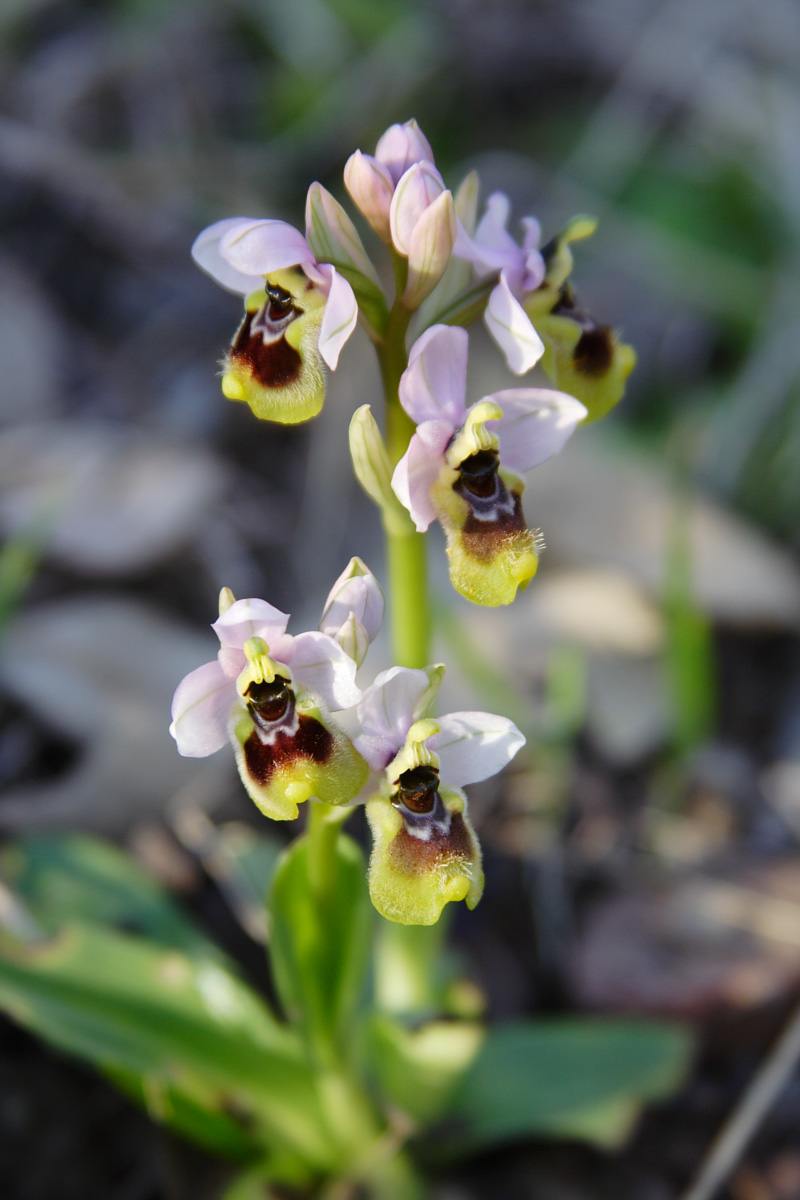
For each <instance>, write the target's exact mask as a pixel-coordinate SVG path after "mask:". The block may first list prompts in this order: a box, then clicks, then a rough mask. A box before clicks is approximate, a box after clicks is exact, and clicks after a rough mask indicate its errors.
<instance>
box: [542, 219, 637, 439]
mask: <svg viewBox="0 0 800 1200" xmlns="http://www.w3.org/2000/svg"><path fill="white" fill-rule="evenodd" d="M596 228H597V221H596V220H595V219H594V218H593V217H574V218H573V219H572V220H571V221H570V222H569V223H568V224H567V225H566V227H565V228H564V229H562V231H561V232H560V233H559V234H558V235H557V236H556V237H554V238H552V239H551V241H549V242H548V243H547V245H546V246H544V247H543V249H542V255H543V259H544V267H545V271H544V278H543V280H542V281H541V283H540V284H539V286H538V287H537V288H536V289H535V290H534V291H531V292H529V293H528V294H527V295H526V297H525V299H524V301H523V304H524V308H525V311H526V313H527V314H528V316H529V317H530V319H531V320H532V321H535V323H536V327H537V329H538V330H539V332H540V333H541V335H542V338H543V339H544V343H545V352H544V355H543V357H542V366H543V367H544V369H545V371H546V372H547V375H548V376H549V378H550V379H552V381H553V383H555V384H556V386H557V387H563V388H565V389H566V390H567V391H569V392H570V393H572V394H573V395H575V396H577V397H578V399H579V400H581V401H582V402H583V403H584V404H585V405H586V408H587V410H588V413H589V416H588V418H587V420H588V421H597V420H599V418H600V417H604V416H605V415H606V414H607V413H609V412H610V411H611V409H612V408H614V407H615V405H617V404H618V403H619V401H620V400H621V399H622V396H623V394H624V392H625V385H626V383H627V380H628V376H629V375H630V373H631V371H632V370H633V368H634V367H635V366H636V352H635V350H634V349H633V347H632V346H629V345H627V344H626V343H625V342H623V341H621V340H620V338H619V337H618V335H617V333H616V332H615V330H614V329H613V328H612V327H611V326H610V325H604V324H601V323H600V322H598V321H596V320H595V318H594V317H593V316H592V315H591V313H589V311H588V310H587V309H586V308H585V306H584V305H583V304H582V303H581V302H580V301H579V300H578V297H577V296H576V294H575V292H574V290H573V288H572V285H571V284H570V282H569V276H570V274H571V272H572V267H573V261H574V260H573V256H572V250H571V249H570V243H572V242H577V241H581V240H582V239H583V238H587V237H590V236H591V235H592V234H593V233H594V231H595V229H596Z"/></svg>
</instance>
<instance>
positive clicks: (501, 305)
mask: <svg viewBox="0 0 800 1200" xmlns="http://www.w3.org/2000/svg"><path fill="white" fill-rule="evenodd" d="M510 212H511V203H510V201H509V199H508V196H506V195H504V193H503V192H494V193H493V194H492V195H491V196H490V197H489V199H488V200H487V202H486V212H485V213H484V214H483V216H482V217H481V219H480V221H479V222H478V226H477V228H476V230H475V232H474V234H471V235H470V234H468V233H467V232H466V230H465V229H464V227H463V226H461V227H459V230H458V236H457V238H456V244H455V247H454V251H453V253H454V254H455V255H456V257H458V258H463V259H466V260H467V261H468V262H471V263H472V265H473V267H474V268H475V273H476V274H477V276H478V278H479V279H486V278H488V277H489V276H491V275H495V274H496V275H497V285H496V286H495V288H494V289H493V291H492V293H491V295H490V296H489V302H488V304H487V305H486V310H485V312H484V321H485V322H486V326H487V328H488V330H489V332H490V333H491V335H492V337H493V338H494V340H495V341H496V342H497V344H498V346H499V347H500V349H501V350H502V351H503V354H504V355H505V357H506V362H507V363H508V366H509V369H510V370H511V371H513V372H514V374H515V375H524V374H525V372H526V371H529V370H530V369H531V367H533V366H535V364H536V363H537V362H538V361H539V359H540V358H541V356H542V354H543V353H544V343H543V342H542V339H541V338H540V337H539V334H538V333H537V332H536V330H535V329H534V327H533V325H532V323H531V320H530V317H529V316H528V314H527V313H526V311H525V309H524V307H523V305H522V303H521V302H522V300H523V299H524V297H525V296H527V295H528V294H529V293H530V292H532V291H534V290H535V289H536V288H537V287H538V286H539V284H540V283H541V282H542V280H543V279H544V272H545V268H544V260H543V258H542V255H541V253H540V251H539V222H538V221H537V220H536V218H535V217H524V218H523V220H522V227H523V236H522V241H521V242H520V243H518V242H516V241H515V240H514V238H513V237H512V236H511V234H510V233H509V231H508V218H509V215H510Z"/></svg>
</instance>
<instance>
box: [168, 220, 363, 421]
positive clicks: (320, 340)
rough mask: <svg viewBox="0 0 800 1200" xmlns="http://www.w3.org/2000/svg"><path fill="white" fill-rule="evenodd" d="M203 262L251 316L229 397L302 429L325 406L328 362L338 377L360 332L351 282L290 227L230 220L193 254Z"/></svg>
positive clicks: (230, 371) (208, 232) (238, 344)
mask: <svg viewBox="0 0 800 1200" xmlns="http://www.w3.org/2000/svg"><path fill="white" fill-rule="evenodd" d="M192 256H193V258H194V260H195V262H196V263H197V264H198V266H200V267H201V268H202V269H203V270H204V271H205V272H206V273H207V274H208V275H210V276H211V277H212V279H214V280H215V281H216V282H217V283H219V284H220V285H221V286H222V287H224V288H225V289H226V290H228V291H230V292H235V293H237V294H238V295H241V296H243V297H244V298H245V315H244V318H243V320H242V322H241V324H240V326H239V328H238V330H237V331H236V334H235V335H234V338H233V341H232V343H231V345H230V348H229V350H228V352H227V354H226V356H225V360H224V363H223V373H222V391H223V394H224V395H225V396H226V397H227V398H228V399H229V400H236V401H242V402H244V403H245V404H247V405H249V407H250V409H251V410H252V411H253V413H254V414H255V415H256V416H257V417H259V418H261V419H262V420H268V421H278V422H280V423H281V424H286V425H294V424H297V423H299V422H301V421H308V420H310V418H311V417H315V416H316V415H317V414H318V413H319V411H320V409H321V408H322V404H323V401H324V399H325V375H324V370H323V362H324V363H325V364H326V365H327V366H328V367H330V369H331V370H335V369H336V366H337V364H338V361H339V354H340V352H341V349H342V347H343V345H344V344H345V342H346V341H347V339H348V338H349V337H350V335H351V333H352V332H353V330H354V329H355V326H356V322H357V320H358V303H357V301H356V297H355V293H354V292H353V289H352V287H351V286H350V284H349V283H348V281H347V279H345V278H344V277H343V275H342V274H340V273H339V272H338V271H337V270H336V268H335V267H333V266H331V265H330V264H329V263H323V262H318V261H317V259H316V257H315V255H314V252H313V251H312V249H311V247H310V245H309V244H308V241H307V240H306V238H304V237H303V235H302V234H301V233H300V232H299V231H298V230H297V229H294V228H293V227H292V226H291V225H287V224H286V222H285V221H273V220H266V219H265V220H259V219H257V218H253V217H230V218H228V219H226V220H224V221H217V222H216V223H215V224H214V225H210V226H209V227H208V228H207V229H205V230H203V232H202V233H201V234H200V235H199V236H198V237H197V239H196V240H195V242H194V245H193V246H192Z"/></svg>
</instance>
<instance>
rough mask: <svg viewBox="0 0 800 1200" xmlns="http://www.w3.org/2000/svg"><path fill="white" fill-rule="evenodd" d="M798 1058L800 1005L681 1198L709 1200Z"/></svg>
mask: <svg viewBox="0 0 800 1200" xmlns="http://www.w3.org/2000/svg"><path fill="white" fill-rule="evenodd" d="M798 1060H800V1005H798V1007H797V1008H796V1009H795V1011H794V1013H793V1015H792V1017H791V1019H790V1020H789V1022H788V1024H787V1025H786V1027H785V1028H784V1030H783V1032H782V1033H781V1035H780V1037H779V1038H778V1040H777V1042H776V1043H775V1045H774V1046H773V1048H772V1050H771V1051H770V1052H769V1054H768V1055H767V1057H766V1059H765V1060H764V1062H763V1063H762V1065H761V1067H760V1069H759V1070H758V1071H757V1072H756V1075H755V1076H754V1078H753V1079H752V1081H751V1083H750V1086H749V1087H748V1088H747V1090H746V1091H745V1093H744V1095H743V1096H742V1098H741V1100H740V1102H739V1104H738V1105H737V1106H736V1108H735V1109H734V1110H733V1112H732V1113H731V1115H730V1117H729V1118H728V1120H727V1121H726V1122H725V1124H724V1125H723V1127H722V1129H721V1130H720V1132H719V1134H718V1135H717V1137H716V1138H715V1139H714V1141H713V1142H712V1144H711V1147H710V1149H709V1152H708V1154H707V1155H706V1157H705V1159H704V1161H703V1162H702V1163H701V1165H700V1170H699V1171H698V1173H697V1175H696V1176H695V1179H694V1181H693V1182H692V1183H691V1184H690V1186H689V1188H688V1189H687V1191H685V1192H684V1194H683V1197H682V1200H712V1197H713V1196H715V1195H716V1193H717V1191H718V1189H719V1188H720V1187H721V1186H722V1184H723V1183H724V1182H725V1180H726V1179H727V1178H728V1176H729V1175H730V1173H731V1171H732V1170H733V1168H734V1167H735V1166H736V1164H737V1162H738V1161H739V1159H740V1158H741V1156H742V1154H743V1153H744V1151H745V1149H746V1148H747V1146H748V1144H749V1142H750V1140H751V1139H752V1137H753V1135H754V1134H755V1133H756V1131H757V1129H758V1127H759V1125H760V1124H761V1122H762V1121H763V1120H764V1118H765V1117H766V1115H767V1113H768V1112H769V1110H770V1109H771V1108H772V1105H773V1104H774V1103H775V1101H776V1100H777V1099H778V1096H779V1095H780V1094H781V1092H782V1091H783V1089H784V1088H785V1087H786V1085H787V1083H788V1082H789V1079H790V1078H791V1075H792V1073H793V1071H794V1070H795V1067H796V1066H797V1063H798Z"/></svg>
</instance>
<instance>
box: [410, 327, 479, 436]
mask: <svg viewBox="0 0 800 1200" xmlns="http://www.w3.org/2000/svg"><path fill="white" fill-rule="evenodd" d="M468 350H469V336H468V334H467V331H466V329H460V328H457V327H455V326H453V325H432V326H431V328H430V329H427V330H426V331H425V333H423V335H422V337H419V338H417V340H416V341H415V342H414V345H413V346H412V347H411V352H410V354H409V356H408V366H407V367H406V369H405V371H404V372H403V375H402V378H401V380H400V403H401V404H402V406H403V408H404V409H405V410H406V412H407V413H408V415H409V416H410V417H411V419H412V421H416V423H417V424H418V425H420V424H422V422H423V421H437V420H445V421H449V423H450V424H451V425H452V426H453V428H455V426H457V425H460V424H461V422H462V421H463V420H464V413H465V411H466V406H465V395H466V390H467V353H468Z"/></svg>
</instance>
